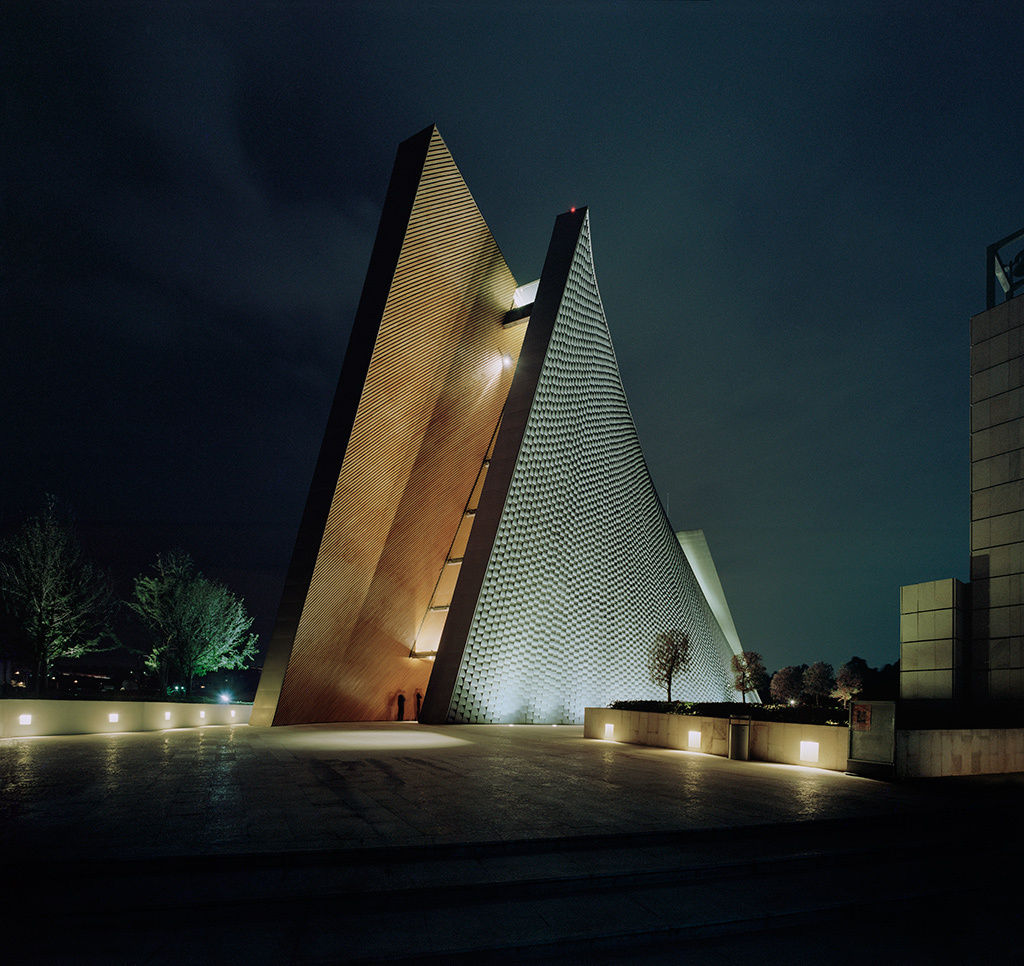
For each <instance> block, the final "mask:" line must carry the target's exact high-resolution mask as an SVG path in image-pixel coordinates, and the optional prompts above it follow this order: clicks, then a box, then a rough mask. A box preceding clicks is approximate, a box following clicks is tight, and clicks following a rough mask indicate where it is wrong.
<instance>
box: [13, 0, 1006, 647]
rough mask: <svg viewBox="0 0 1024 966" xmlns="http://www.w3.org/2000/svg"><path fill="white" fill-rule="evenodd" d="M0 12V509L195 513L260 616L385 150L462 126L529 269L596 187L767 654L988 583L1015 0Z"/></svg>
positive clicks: (659, 420) (697, 521) (356, 284)
mask: <svg viewBox="0 0 1024 966" xmlns="http://www.w3.org/2000/svg"><path fill="white" fill-rule="evenodd" d="M0 16H2V18H3V22H2V23H0V36H2V37H3V41H2V43H3V46H4V50H3V53H4V56H3V57H2V58H0V61H2V66H0V70H2V71H3V81H4V89H5V91H6V95H5V102H4V103H5V110H4V127H3V132H2V133H3V143H4V146H5V149H4V152H3V156H4V185H3V191H4V207H3V219H4V224H3V232H2V234H3V238H4V245H5V249H4V278H3V285H4V288H3V297H4V316H5V321H6V325H5V326H3V327H2V331H0V358H2V359H3V360H4V370H3V376H4V378H3V380H2V388H0V393H2V399H3V405H4V408H5V414H6V417H7V418H5V420H4V421H3V430H2V432H3V436H2V439H0V445H2V451H3V452H4V454H5V458H6V470H5V473H4V475H3V481H4V489H3V503H2V513H3V522H4V524H5V525H10V523H11V522H12V521H14V520H16V519H17V518H18V516H19V514H20V513H21V512H23V511H24V510H25V509H26V508H30V507H31V506H32V505H33V504H34V503H37V502H38V500H39V498H40V494H41V493H42V492H44V491H53V492H57V493H58V494H60V495H61V496H63V497H64V498H65V499H66V500H67V501H68V502H69V503H70V504H71V505H72V506H73V507H74V508H75V509H76V510H77V513H78V516H79V519H80V521H81V522H82V524H83V529H84V530H85V531H86V533H87V535H88V536H89V537H90V539H91V540H92V542H93V544H94V546H95V548H96V550H97V552H98V553H99V554H100V555H101V556H105V557H106V559H107V560H108V561H109V562H111V563H113V564H115V565H117V566H121V567H123V568H124V569H125V570H126V572H128V573H130V572H131V568H134V567H137V566H143V565H144V563H145V561H146V560H148V559H150V558H151V557H152V555H154V554H155V553H156V552H157V551H160V550H165V549H167V548H168V547H169V546H171V545H180V546H185V547H186V549H190V550H192V551H193V553H194V554H195V556H196V557H197V559H199V561H200V563H201V565H202V566H204V568H205V569H207V570H208V571H211V572H213V573H215V574H216V575H221V576H223V577H224V579H228V578H229V577H230V578H231V579H232V580H233V581H235V582H236V583H237V585H238V589H239V590H240V591H241V592H242V593H244V594H246V595H247V596H248V597H249V598H250V599H251V602H252V604H253V606H254V609H256V610H257V611H258V614H259V618H260V623H261V630H263V631H264V632H266V630H267V629H268V627H269V625H270V622H271V620H272V617H273V611H274V608H275V606H276V596H277V588H279V586H280V583H281V581H282V580H283V569H284V567H285V565H286V563H287V559H288V555H289V553H290V550H291V542H292V539H293V535H294V530H295V527H296V525H297V522H298V517H299V513H300V511H301V506H302V502H303V499H304V496H305V490H306V487H307V485H308V481H309V478H310V474H311V471H312V466H313V462H314V460H315V456H316V451H317V448H318V446H319V441H320V435H321V433H322V429H323V425H324V422H325V419H326V414H327V409H328V406H329V404H330V399H331V395H332V393H333V389H334V383H335V381H336V379H337V374H338V372H339V370H340V366H341V361H342V357H343V355H344V349H345V344H346V341H347V334H348V330H349V326H350V323H351V318H352V314H353V312H354V308H355V303H356V300H357V298H358V294H359V289H360V286H361V284H362V278H363V274H364V272H365V268H366V263H367V259H368V257H369V251H370V247H371V244H372V240H373V235H374V232H375V229H376V220H377V217H378V213H379V207H380V204H381V201H382V199H383V194H384V190H385V188H386V184H387V178H388V174H389V171H390V165H391V161H392V158H393V156H394V150H395V147H396V145H397V143H398V142H399V141H400V140H402V139H404V138H405V137H407V136H409V135H410V134H412V133H414V132H415V131H417V130H419V129H421V128H422V127H424V126H425V125H426V124H428V123H430V122H431V121H437V122H438V123H439V124H440V126H441V129H442V133H443V134H444V135H445V137H446V139H447V140H448V143H449V145H450V147H451V148H452V151H453V153H454V155H455V157H456V159H457V161H458V163H459V165H460V167H461V168H462V170H463V173H464V174H465V176H466V178H467V181H468V183H469V184H470V187H471V189H472V190H473V191H474V194H475V196H476V198H477V200H478V202H479V204H480V206H481V209H482V211H483V213H484V216H485V217H486V218H487V220H488V221H489V223H490V224H491V226H492V228H493V229H494V232H495V235H496V237H497V239H498V241H499V244H500V245H501V246H502V248H503V250H504V252H505V254H506V257H507V258H508V260H509V263H510V265H511V266H512V268H513V271H514V272H516V273H517V275H518V276H520V277H521V280H523V281H526V280H529V279H530V278H533V277H536V275H537V274H538V273H539V270H540V266H541V263H542V261H543V256H544V251H545V248H546V244H547V238H548V234H549V232H550V229H551V224H552V221H553V218H554V215H555V214H556V213H557V212H558V211H560V210H563V209H564V208H566V207H567V206H569V205H571V204H589V205H590V206H591V217H592V223H593V231H594V246H595V252H596V257H597V267H598V274H599V279H600V282H601V286H602V295H603V298H604V301H605V306H606V309H607V313H608V316H609V319H610V322H611V325H612V332H613V337H614V338H615V341H616V347H617V351H618V355H619V360H620V365H621V368H622V371H623V376H624V380H625V382H626V389H627V393H628V394H629V397H630V401H631V405H632V408H633V412H634V416H635V418H636V421H637V424H638V427H639V429H640V433H641V438H642V440H643V443H644V447H645V451H646V454H647V457H648V460H649V462H650V465H651V468H652V473H653V475H654V478H655V482H656V484H657V485H658V487H659V489H660V491H661V492H662V493H663V494H664V495H665V500H666V502H667V503H668V504H669V505H670V510H671V516H672V518H673V520H674V522H675V523H676V524H677V525H678V526H679V527H691V526H703V527H704V528H705V530H706V531H707V533H708V537H709V540H710V543H711V547H712V550H713V552H714V554H715V556H716V559H717V561H718V563H719V566H720V570H721V572H722V577H723V581H724V584H725V587H726V591H727V593H728V594H729V597H730V600H731V603H732V605H733V609H734V612H735V617H736V621H737V625H738V628H739V630H740V633H741V636H742V637H743V638H744V639H745V640H746V641H747V642H748V644H749V645H750V646H752V647H754V648H756V649H759V650H761V651H763V652H764V654H765V656H766V659H767V661H768V664H769V665H770V666H773V667H774V666H778V665H782V664H786V663H791V662H800V661H808V662H809V661H812V660H815V659H818V658H825V659H827V660H831V661H833V662H834V663H840V662H841V661H843V660H845V659H846V658H848V657H849V656H850V655H851V654H852V653H854V652H856V653H858V654H861V655H863V656H865V657H866V658H867V659H868V660H869V661H871V662H872V663H876V664H877V663H884V662H886V661H889V660H893V659H894V658H895V657H896V654H897V620H896V599H897V598H896V593H897V588H898V586H899V585H900V584H901V583H906V582H913V581H917V580H925V579H932V578H935V577H941V576H947V575H955V576H959V577H965V576H966V573H965V571H966V561H967V547H966V523H967V495H966V485H967V483H966V459H967V451H966V438H967V437H966V434H967V420H966V388H967V387H966V365H967V339H966V331H967V329H966V326H967V319H968V317H969V316H970V315H971V314H972V313H974V312H976V311H979V310H980V309H981V308H983V304H982V300H983V291H984V289H983V281H984V280H983V278H982V275H981V266H982V255H983V249H984V247H985V245H986V244H988V243H989V242H990V241H992V240H994V239H996V238H999V237H1002V236H1003V235H1005V234H1007V233H1008V232H1010V231H1012V230H1014V229H1015V228H1017V227H1020V222H1021V219H1022V217H1024V214H1022V212H1024V181H1022V179H1021V177H1020V158H1019V145H1020V143H1022V140H1024V138H1022V135H1024V130H1022V128H1024V116H1022V114H1021V112H1020V111H1018V110H1016V109H1015V107H1014V101H1013V100H1012V92H1013V91H1014V90H1016V89H1017V87H1018V86H1019V83H1018V82H1019V79H1020V76H1019V75H1020V67H1019V65H1018V63H1017V60H1016V59H1015V58H1013V57H1012V44H1011V40H1012V38H1014V37H1016V36H1019V35H1020V28H1021V26H1024V22H1022V21H1024V18H1022V16H1021V15H1020V13H1019V12H1017V11H1016V9H1015V8H1014V7H1013V6H1012V5H1008V4H999V5H996V4H990V5H988V4H983V5H970V6H966V5H960V4H952V3H950V4H938V5H933V6H932V8H931V11H930V13H929V16H928V17H921V16H920V13H919V10H918V9H917V7H916V6H910V5H900V4H891V3H886V4H864V5H857V6H856V8H855V9H850V10H843V11H840V10H823V9H821V8H819V7H818V5H788V4H786V5H768V6H767V7H766V6H764V5H762V4H714V5H710V4H692V5H690V4H680V5H675V4H600V3H598V4H595V3H583V4H554V5H551V4H539V3H537V4H532V3H529V4H516V5H514V6H509V7H507V8H506V7H502V6H498V5H491V4H444V3H427V4H416V5H412V4H392V3H346V4H296V5H288V4H259V3H257V4H220V3H173V4H135V3H132V4H128V3H125V4H118V3H105V4H62V3H48V2H43V3H36V4H10V5H8V6H7V7H6V8H5V9H4V12H3V14H2V15H0ZM1007 51H1010V53H1006V52H1007Z"/></svg>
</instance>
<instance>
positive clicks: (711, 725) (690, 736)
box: [583, 708, 849, 771]
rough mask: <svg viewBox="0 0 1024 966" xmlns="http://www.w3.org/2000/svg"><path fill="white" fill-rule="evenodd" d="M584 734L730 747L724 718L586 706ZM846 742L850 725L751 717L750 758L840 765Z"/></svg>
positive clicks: (724, 750) (723, 751)
mask: <svg viewBox="0 0 1024 966" xmlns="http://www.w3.org/2000/svg"><path fill="white" fill-rule="evenodd" d="M609 729H610V730H609ZM583 737H584V738H605V739H609V740H612V741H624V742H628V743H630V744H635V745H652V746H654V747H657V748H675V749H678V750H681V751H701V752H703V753H704V754H707V755H722V756H725V755H727V754H728V751H729V719H728V718H705V717H691V716H689V715H682V714H658V713H656V712H653V711H619V710H616V709H613V708H586V709H585V711H584V716H583ZM848 747H849V731H848V729H847V728H844V727H841V726H836V725H803V724H787V723H784V722H779V721H751V723H750V758H751V759H752V760H755V761H774V762H780V763H782V764H786V765H809V766H810V767H812V768H828V769H832V770H834V771H845V770H846V756H847V749H848Z"/></svg>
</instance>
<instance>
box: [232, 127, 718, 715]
mask: <svg viewBox="0 0 1024 966" xmlns="http://www.w3.org/2000/svg"><path fill="white" fill-rule="evenodd" d="M714 580H715V581H717V576H716V577H715V578H714ZM719 590H720V585H719ZM722 603H724V598H723V601H722V602H717V601H716V603H715V605H714V606H712V605H711V604H709V602H708V600H707V599H706V597H705V595H704V593H703V591H702V589H701V585H700V582H699V581H698V579H697V577H695V575H694V571H693V568H692V567H691V565H690V563H689V562H688V560H687V555H686V553H685V552H684V550H683V548H682V546H681V545H680V542H679V541H678V540H677V538H676V535H675V534H674V533H673V531H672V528H671V526H670V524H669V521H668V518H667V516H666V514H665V512H664V509H663V508H662V505H661V501H660V500H659V498H658V495H657V493H656V492H655V489H654V486H653V483H652V481H651V478H650V474H649V472H648V470H647V465H646V462H645V460H644V456H643V452H642V450H641V447H640V442H639V439H638V437H637V433H636V428H635V426H634V424H633V419H632V416H631V414H630V411H629V406H628V403H627V401H626V396H625V392H624V390H623V387H622V381H621V378H620V375H619V369H618V364H617V362H616V358H615V350H614V348H613V346H612V341H611V336H610V333H609V329H608V323H607V321H606V319H605V316H604V309H603V306H602V303H601V296H600V293H599V291H598V287H597V278H596V275H595V271H594V262H593V255H592V251H591V242H590V219H589V216H588V212H587V210H586V209H585V208H576V209H572V210H570V211H567V212H564V213H563V214H561V215H559V216H558V218H557V219H556V221H555V226H554V230H553V232H552V236H551V241H550V244H549V247H548V252H547V256H546V258H545V260H544V266H543V270H542V272H541V276H540V278H539V280H538V281H537V282H535V283H531V284H528V285H525V286H520V285H519V284H518V283H517V281H516V280H515V279H514V278H513V276H512V273H511V272H510V271H509V269H508V266H507V265H506V264H505V261H504V259H503V258H502V255H501V252H500V251H499V249H498V246H497V244H496V243H495V241H494V239H493V237H492V236H491V233H490V230H489V229H488V227H487V225H486V224H485V222H484V220H483V218H482V216H481V214H480V212H479V210H478V209H477V206H476V204H475V202H474V201H473V198H472V196H471V195H470V193H469V190H468V189H467V187H466V185H465V183H464V181H463V179H462V177H461V175H460V173H459V170H458V168H457V167H456V165H455V163H454V161H453V160H452V158H451V155H450V154H449V152H448V149H447V147H446V146H445V143H444V141H443V140H442V139H441V136H440V134H439V133H438V132H437V130H436V128H433V127H430V128H427V129H426V130H425V131H422V132H421V133H420V134H418V135H416V136H414V137H412V138H410V139H409V140H408V141H406V142H404V143H403V144H402V145H401V146H400V148H399V151H398V156H397V159H396V161H395V167H394V170H393V173H392V177H391V183H390V186H389V189H388V193H387V198H386V200H385V203H384V210H383V213H382V215H381V222H380V227H379V229H378V233H377V239H376V242H375V244H374V249H373V254H372V256H371V260H370V268H369V270H368V273H367V278H366V283H365V286H364V289H363V294H362V297H361V299H360V302H359V306H358V309H357V312H356V318H355V321H354V324H353V329H352V334H351V337H350V341H349V347H348V351H347V353H346V357H345V362H344V365H343V367H342V373H341V378H340V381H339V385H338V390H337V394H336V397H335V401H334V404H333V406H332V409H331V413H330V417H329V420H328V427H327V432H326V435H325V438H324V442H323V446H322V448H321V452H320V456H319V459H318V462H317V467H316V471H315V474H314V480H313V484H312V486H311V489H310V494H309V498H308V500H307V503H306V507H305V511H304V513H303V518H302V523H301V525H300V531H299V536H298V540H297V542H296V547H295V551H294V553H293V557H292V562H291V566H290V568H289V573H288V578H287V583H286V588H285V593H284V596H283V599H282V604H281V608H280V611H279V613H278V619H277V624H276V626H275V630H274V632H273V635H272V638H271V642H270V647H269V652H268V654H267V658H266V662H265V664H264V668H263V674H262V677H261V680H260V685H259V688H258V690H257V694H256V699H255V702H254V706H253V712H252V717H251V723H252V724H255V725H269V724H272V723H273V724H299V723H308V722H320V721H354V720H380V719H388V718H395V717H399V716H404V717H406V718H412V717H419V718H420V720H423V721H427V722H433V723H443V722H483V723H486V722H526V723H542V722H543V723H560V722H565V723H577V722H582V720H583V709H584V706H585V705H587V704H604V703H607V702H609V701H611V700H614V699H617V698H624V697H630V698H645V697H646V698H656V697H659V696H660V694H659V691H658V689H657V687H656V686H655V685H653V684H652V683H651V682H650V681H649V680H648V677H647V673H646V660H645V658H646V654H647V651H648V649H649V647H650V645H651V643H652V642H653V640H654V638H655V636H656V635H657V634H658V633H659V632H663V631H670V630H682V631H685V632H686V633H687V634H688V635H689V638H690V641H691V649H690V667H689V670H688V672H687V673H686V674H685V676H684V678H683V680H682V682H680V683H681V687H680V688H679V690H680V692H681V694H680V696H681V697H683V698H688V699H691V700H705V701H723V700H732V699H733V698H734V697H735V691H734V690H733V685H732V680H731V675H730V674H729V672H728V670H727V669H728V667H729V661H730V658H731V656H732V654H733V653H735V651H736V650H737V649H738V648H737V644H736V643H735V642H736V638H735V631H734V628H730V633H729V635H727V634H726V633H725V632H724V631H723V628H722V626H721V625H720V623H719V616H716V615H722V614H727V613H728V609H727V608H725V609H724V610H723V607H722ZM724 619H725V618H724V617H723V618H722V620H724ZM728 623H729V624H730V625H731V618H729V620H728Z"/></svg>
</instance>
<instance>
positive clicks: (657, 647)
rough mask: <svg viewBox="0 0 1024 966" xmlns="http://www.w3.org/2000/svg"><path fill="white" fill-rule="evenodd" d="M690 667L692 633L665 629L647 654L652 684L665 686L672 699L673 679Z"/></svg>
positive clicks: (669, 698) (668, 696) (648, 671)
mask: <svg viewBox="0 0 1024 966" xmlns="http://www.w3.org/2000/svg"><path fill="white" fill-rule="evenodd" d="M689 668H690V635H689V634H687V633H686V631H663V632H662V633H660V634H658V635H657V636H656V637H655V638H654V645H653V646H652V647H651V650H650V653H649V654H648V655H647V673H648V674H649V675H650V678H651V684H656V685H657V686H658V687H660V688H664V689H665V692H666V695H667V698H668V700H669V701H671V700H672V679H673V678H674V677H675V676H676V674H678V673H679V672H683V673H685V672H686V671H688V670H689Z"/></svg>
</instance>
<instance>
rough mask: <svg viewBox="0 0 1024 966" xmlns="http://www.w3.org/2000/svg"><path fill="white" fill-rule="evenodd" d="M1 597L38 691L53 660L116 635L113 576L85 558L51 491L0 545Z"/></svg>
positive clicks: (81, 651)
mask: <svg viewBox="0 0 1024 966" xmlns="http://www.w3.org/2000/svg"><path fill="white" fill-rule="evenodd" d="M0 597H2V599H3V607H4V610H5V611H6V613H7V617H8V620H7V622H6V625H7V627H8V628H9V631H10V633H11V634H12V635H13V636H14V643H15V647H16V649H17V650H19V651H20V652H21V653H22V655H23V656H24V657H25V658H26V660H28V661H30V662H31V663H32V666H33V668H34V671H35V682H34V683H35V690H36V692H37V693H38V692H39V691H41V690H43V689H45V688H46V682H47V679H48V678H49V673H50V668H51V667H52V665H53V662H54V661H56V660H58V659H59V658H69V657H70V658H74V657H81V656H82V655H84V654H87V653H89V652H91V651H98V650H103V649H105V647H106V646H107V645H106V643H105V642H107V641H108V640H109V641H111V642H114V641H115V638H114V635H113V632H112V631H111V629H110V621H111V619H112V617H113V613H114V609H115V601H114V598H113V594H112V592H111V586H110V578H109V576H108V575H107V574H106V573H104V572H103V571H102V570H100V569H99V568H98V567H96V566H95V565H94V564H92V563H90V562H89V561H87V560H86V559H84V557H83V556H82V551H81V548H80V547H79V544H78V541H77V539H76V538H75V535H74V533H73V531H72V529H71V526H70V524H69V523H66V522H64V521H62V520H61V519H60V518H59V516H58V513H57V508H56V501H55V500H54V498H53V497H47V501H46V506H45V507H44V508H43V510H42V512H40V513H39V514H37V515H36V516H33V517H30V518H29V519H28V520H26V521H25V523H24V524H23V525H22V527H21V529H20V530H19V531H18V532H17V533H16V534H15V535H14V536H13V537H11V538H9V539H8V540H6V541H4V543H3V544H2V545H0Z"/></svg>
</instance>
